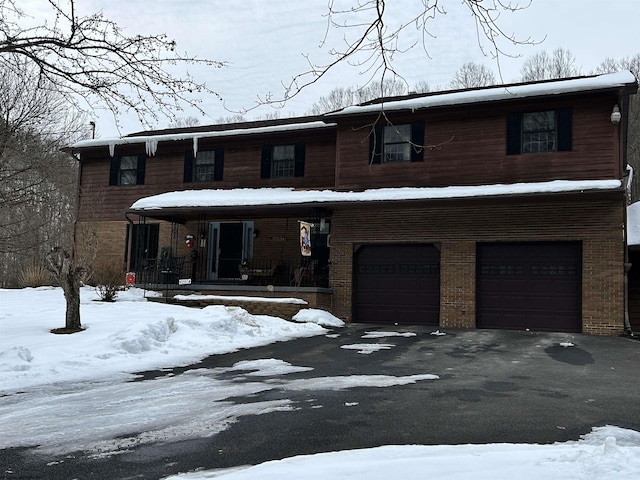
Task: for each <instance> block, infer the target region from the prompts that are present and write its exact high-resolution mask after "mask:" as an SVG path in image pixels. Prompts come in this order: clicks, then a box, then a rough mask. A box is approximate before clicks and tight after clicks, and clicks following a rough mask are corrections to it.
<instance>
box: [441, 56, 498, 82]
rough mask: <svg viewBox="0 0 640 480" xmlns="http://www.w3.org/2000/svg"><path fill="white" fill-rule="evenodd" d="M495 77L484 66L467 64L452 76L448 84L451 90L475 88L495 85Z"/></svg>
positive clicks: (472, 63)
mask: <svg viewBox="0 0 640 480" xmlns="http://www.w3.org/2000/svg"><path fill="white" fill-rule="evenodd" d="M496 83H497V82H496V76H495V75H494V74H493V72H492V71H491V69H489V68H488V67H486V66H485V65H482V64H479V63H474V62H467V63H465V64H464V65H462V67H460V68H459V69H458V71H457V72H456V73H455V74H454V76H453V80H451V82H450V83H449V86H450V87H451V88H477V87H486V86H488V85H495V84H496Z"/></svg>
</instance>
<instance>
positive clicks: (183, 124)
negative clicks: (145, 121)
mask: <svg viewBox="0 0 640 480" xmlns="http://www.w3.org/2000/svg"><path fill="white" fill-rule="evenodd" d="M198 125H200V119H199V118H196V117H192V116H190V117H180V118H175V119H174V120H172V121H171V122H169V125H168V126H167V128H188V127H197V126H198Z"/></svg>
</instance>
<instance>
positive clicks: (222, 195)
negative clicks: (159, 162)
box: [130, 180, 622, 211]
mask: <svg viewBox="0 0 640 480" xmlns="http://www.w3.org/2000/svg"><path fill="white" fill-rule="evenodd" d="M621 185H622V183H621V182H620V180H585V181H573V180H554V181H551V182H538V183H514V184H499V185H481V186H453V187H437V188H436V187H400V188H378V189H371V190H365V191H362V192H337V191H335V190H294V189H293V188H240V189H231V190H184V191H179V192H168V193H162V194H160V195H154V196H151V197H146V198H142V199H140V200H138V201H136V202H135V203H134V204H133V205H131V208H130V210H133V211H141V210H158V209H163V208H188V207H194V208H202V207H240V206H262V205H299V204H309V203H346V202H370V201H394V200H428V199H447V198H464V197H483V196H496V195H517V194H535V193H557V192H580V191H583V190H611V189H616V188H620V187H621Z"/></svg>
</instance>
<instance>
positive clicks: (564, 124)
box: [556, 108, 573, 152]
mask: <svg viewBox="0 0 640 480" xmlns="http://www.w3.org/2000/svg"><path fill="white" fill-rule="evenodd" d="M556 122H557V127H558V151H559V152H570V151H571V150H572V137H573V133H572V130H573V128H572V115H571V109H570V108H562V109H560V110H558V111H557V112H556Z"/></svg>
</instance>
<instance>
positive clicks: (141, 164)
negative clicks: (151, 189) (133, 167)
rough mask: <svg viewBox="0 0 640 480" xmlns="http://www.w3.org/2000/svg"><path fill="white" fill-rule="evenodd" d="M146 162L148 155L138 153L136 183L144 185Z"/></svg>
mask: <svg viewBox="0 0 640 480" xmlns="http://www.w3.org/2000/svg"><path fill="white" fill-rule="evenodd" d="M146 162H147V156H146V155H138V176H137V179H136V185H144V171H145V164H146Z"/></svg>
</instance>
